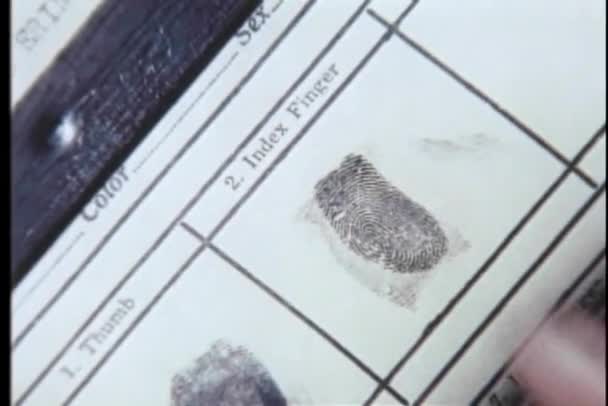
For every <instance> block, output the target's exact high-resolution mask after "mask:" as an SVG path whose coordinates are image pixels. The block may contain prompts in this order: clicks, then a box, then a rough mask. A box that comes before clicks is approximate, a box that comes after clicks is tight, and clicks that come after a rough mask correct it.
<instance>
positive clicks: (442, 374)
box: [413, 183, 606, 405]
mask: <svg viewBox="0 0 608 406" xmlns="http://www.w3.org/2000/svg"><path fill="white" fill-rule="evenodd" d="M605 191H606V183H603V184H602V185H601V186H600V187H598V188H597V189H595V190H594V192H593V194H592V195H591V197H590V198H589V199H587V201H586V202H585V203H584V204H583V205H582V206H581V207H580V208H579V210H577V212H576V213H575V214H574V216H572V218H571V219H570V220H569V221H568V223H567V224H566V225H565V226H564V227H563V228H562V229H561V230H560V232H559V233H558V234H557V235H556V236H555V238H553V240H551V242H550V243H549V245H548V246H547V247H546V248H545V249H544V250H543V252H542V253H541V254H540V255H539V256H538V258H537V259H536V260H535V261H534V263H533V264H532V265H531V266H530V267H529V268H528V269H527V270H526V272H525V273H524V274H523V275H522V276H521V277H520V278H519V279H518V280H517V282H516V283H515V284H514V285H513V286H512V287H511V289H509V291H508V292H507V293H506V294H505V295H504V296H503V297H502V299H501V300H500V301H499V302H498V303H497V304H496V306H494V308H492V310H491V311H490V313H489V314H488V316H487V317H486V318H485V319H484V320H483V321H482V322H481V323H480V324H479V326H478V327H477V328H476V329H475V330H474V331H473V332H472V333H471V334H470V335H469V337H468V338H467V340H466V341H465V343H464V344H463V345H462V346H461V347H460V348H459V349H458V351H456V353H455V354H454V355H453V356H452V357H451V358H450V360H449V361H448V362H447V363H446V364H445V365H444V366H443V368H442V369H441V370H440V371H439V373H438V374H437V375H436V376H435V378H433V380H432V381H431V383H430V384H429V385H428V386H427V387H426V388H425V389H424V390H423V391H422V393H421V394H420V396H419V397H418V398H417V399H416V401H415V402H414V403H413V404H415V405H419V404H422V402H424V401H425V400H426V399H427V398H428V397H429V395H430V394H431V393H432V392H433V390H434V389H435V388H436V387H437V386H438V385H439V384H440V383H441V381H442V380H443V378H444V377H445V376H446V375H447V373H448V372H449V371H450V370H451V369H452V368H453V367H454V365H456V363H457V362H458V361H459V360H460V358H462V356H463V355H464V354H465V353H466V352H467V350H468V349H469V348H470V347H471V346H472V345H473V343H474V342H475V341H476V340H477V338H478V337H479V336H480V335H481V334H483V332H484V331H485V330H486V328H487V327H488V326H489V325H490V324H491V323H492V321H493V320H494V319H495V318H496V317H497V316H498V315H499V314H500V313H501V311H502V310H503V309H504V308H505V307H506V305H507V304H508V303H509V302H510V301H511V299H512V298H513V297H514V296H515V295H516V294H517V292H518V291H519V290H520V289H521V288H522V286H524V284H525V283H526V282H527V281H528V280H529V279H530V278H531V277H532V276H533V275H534V274H535V273H536V271H537V270H538V268H539V267H540V266H541V265H542V264H543V263H544V262H545V260H546V259H547V258H548V257H549V256H550V255H551V254H552V253H553V251H555V249H556V248H557V247H558V246H559V244H560V243H561V242H562V241H563V240H564V239H565V238H566V237H567V236H568V234H569V233H570V231H572V229H574V227H575V226H576V225H577V224H578V222H579V221H580V220H581V218H583V216H584V215H585V214H586V213H587V212H588V211H589V209H590V208H591V207H592V206H593V204H594V203H595V202H596V201H597V200H598V199H599V198H600V196H602V195H603V194H604V192H605Z"/></svg>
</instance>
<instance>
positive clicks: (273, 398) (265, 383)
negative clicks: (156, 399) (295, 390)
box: [171, 340, 287, 406]
mask: <svg viewBox="0 0 608 406" xmlns="http://www.w3.org/2000/svg"><path fill="white" fill-rule="evenodd" d="M171 405H172V406H211V405H213V406H215V405H217V406H250V405H252V406H285V405H287V402H286V400H285V397H284V396H283V394H282V393H281V391H280V389H279V387H278V386H277V384H276V383H275V382H274V380H273V378H272V376H271V375H270V373H269V372H268V370H267V369H266V368H265V367H264V366H263V365H262V364H261V363H260V362H259V361H257V360H256V359H255V357H254V356H253V355H252V354H251V353H250V352H249V351H248V350H247V349H245V348H244V347H241V346H237V347H233V346H232V345H230V344H229V343H227V342H226V341H224V340H218V341H216V342H215V343H214V344H213V345H212V346H211V348H210V349H209V351H207V352H206V353H205V354H203V355H202V356H201V357H200V358H198V359H197V360H196V361H195V362H194V364H193V365H192V366H191V367H189V368H187V369H185V370H184V371H182V372H180V373H178V374H176V375H175V376H174V377H173V380H172V385H171Z"/></svg>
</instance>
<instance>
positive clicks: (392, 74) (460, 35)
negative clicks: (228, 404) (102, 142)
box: [11, 0, 605, 405]
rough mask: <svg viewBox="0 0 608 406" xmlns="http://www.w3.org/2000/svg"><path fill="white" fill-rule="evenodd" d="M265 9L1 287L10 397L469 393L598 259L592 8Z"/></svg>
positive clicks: (411, 398) (600, 146) (600, 163)
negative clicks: (233, 382) (8, 312)
mask: <svg viewBox="0 0 608 406" xmlns="http://www.w3.org/2000/svg"><path fill="white" fill-rule="evenodd" d="M24 3H28V2H24ZM263 8H264V10H265V11H266V12H268V13H269V15H270V18H268V19H267V22H266V24H265V25H264V26H263V27H262V29H259V30H258V31H257V32H255V33H252V32H248V33H247V34H245V32H246V31H247V24H246V25H245V26H243V27H242V29H241V30H240V31H239V33H237V35H236V36H235V37H234V38H233V39H232V40H231V41H230V42H229V43H228V44H227V46H226V47H225V48H224V49H223V50H222V51H221V52H220V54H219V55H218V56H217V58H216V59H215V60H214V61H213V63H212V64H211V65H210V66H209V68H208V69H206V70H205V72H203V73H202V74H201V75H200V77H199V78H198V79H197V80H196V81H195V83H194V84H193V85H192V86H191V87H190V88H189V89H188V90H187V91H186V92H185V93H184V94H183V96H182V97H181V98H180V99H179V101H178V102H177V103H176V104H175V105H174V106H173V107H172V109H171V110H170V111H169V113H168V114H167V115H166V116H165V117H163V118H162V120H161V121H160V122H159V123H158V124H157V125H156V126H155V128H154V129H153V130H152V131H151V133H150V134H149V135H148V136H147V138H146V139H145V140H144V142H142V144H141V145H140V146H139V147H138V148H137V149H136V151H135V152H134V153H133V154H132V155H131V156H130V157H129V159H128V160H127V161H126V162H125V164H124V166H123V168H121V171H120V172H117V173H116V175H115V176H114V177H113V178H112V179H113V180H112V179H111V180H110V181H109V182H113V183H112V185H114V186H113V187H115V189H116V190H115V191H114V192H113V193H112V194H111V196H109V195H108V192H107V190H103V189H102V190H100V192H99V194H98V196H96V197H95V198H94V199H93V200H92V201H91V202H90V203H89V204H88V205H87V207H86V208H85V209H84V210H83V212H82V214H81V215H80V216H79V217H78V218H76V219H75V220H74V221H73V222H72V224H71V225H70V226H69V228H68V229H67V230H66V231H65V233H64V234H63V235H62V236H61V238H60V239H59V240H58V241H57V242H56V243H55V244H54V246H53V247H52V248H51V249H50V250H49V251H48V252H47V254H46V255H45V256H44V257H43V258H42V259H41V260H40V261H39V262H38V263H37V264H36V266H35V267H34V269H33V270H32V271H31V272H30V273H29V274H28V275H27V277H26V278H25V279H24V280H23V282H22V283H20V284H19V285H18V286H17V288H16V289H15V290H14V292H13V294H12V333H11V334H12V339H11V342H12V360H13V379H12V381H13V382H12V393H13V402H14V404H24V405H54V404H66V403H68V404H78V405H107V404H114V405H129V404H150V405H157V404H158V405H167V404H188V403H187V399H190V398H188V396H189V395H188V394H189V393H190V392H188V391H191V392H192V391H195V392H196V390H198V391H199V393H198V396H199V397H200V398H201V399H202V398H204V396H215V395H213V393H215V392H213V391H214V389H213V388H212V387H211V386H209V385H210V384H209V383H208V381H204V382H207V383H206V384H204V382H203V381H201V382H203V383H200V382H199V384H200V385H203V387H205V385H207V386H206V387H205V388H206V389H200V387H199V389H193V388H194V387H196V385H195V384H193V383H192V382H190V381H188V379H192V380H194V381H193V382H198V381H196V379H201V380H203V379H209V378H208V377H209V376H211V377H212V378H213V379H220V378H219V377H221V376H224V375H222V374H226V373H227V372H226V371H228V370H229V371H233V370H236V371H239V372H238V373H235V372H230V373H231V374H233V375H231V376H238V377H241V378H242V377H248V376H249V375H248V374H254V375H255V374H258V375H259V376H258V375H256V378H255V379H261V380H262V381H263V382H273V384H272V385H271V384H270V383H268V384H267V385H270V386H268V388H270V389H268V391H267V392H264V393H266V395H267V393H271V392H272V393H273V394H274V395H276V396H278V395H277V393H278V394H280V398H281V399H283V400H284V402H286V403H288V404H319V405H334V404H348V405H351V404H365V403H366V402H367V403H372V402H373V404H401V403H405V402H408V403H409V404H414V403H422V404H430V405H464V404H469V403H470V402H471V401H472V400H473V399H474V398H475V397H476V396H478V393H479V391H480V390H481V389H482V387H483V386H484V385H486V383H487V382H488V380H489V379H490V378H491V377H492V375H493V374H495V373H496V371H497V370H498V369H499V368H500V367H501V366H502V365H503V364H504V363H505V362H506V361H507V360H508V359H509V357H510V355H511V354H512V352H513V351H514V350H515V349H516V348H517V346H518V345H519V344H520V343H521V342H522V340H524V339H525V338H526V336H527V335H528V334H529V333H530V332H531V331H532V330H533V329H534V328H535V327H536V326H537V325H538V324H539V323H540V322H541V321H542V320H543V318H544V317H545V316H546V314H547V312H548V311H549V310H550V308H551V306H552V304H553V303H554V301H555V300H556V299H557V298H558V297H559V296H560V295H561V294H562V292H564V290H566V289H568V288H569V287H570V286H571V285H572V284H573V283H574V282H575V281H576V278H577V276H578V275H579V273H580V272H581V271H583V270H584V268H585V267H586V266H587V265H588V264H589V263H590V262H591V261H592V260H593V259H594V258H596V257H598V255H600V256H602V255H603V253H602V252H603V251H602V250H603V249H604V246H605V226H604V224H605V184H604V182H605V130H602V128H605V127H603V126H604V123H605V113H604V111H605V93H604V89H605V73H604V72H605V40H604V38H605V19H604V15H605V3H603V2H600V1H594V2H585V4H582V3H580V2H575V1H565V0H563V1H559V2H544V1H543V2H536V3H534V5H532V4H529V2H524V1H515V2H508V3H505V4H492V5H487V4H486V3H485V2H481V1H472V0H471V1H465V2H459V3H458V5H457V6H456V5H451V4H450V5H448V4H445V2H441V1H439V0H422V1H420V2H418V3H417V4H412V3H410V2H398V1H389V0H372V1H362V2H354V1H346V0H341V1H335V2H334V1H332V2H322V1H308V2H305V1H279V0H277V1H266V2H264V4H263ZM394 23H398V25H392V24H394ZM581 151H583V152H584V154H583V153H580V152H581ZM348 156H360V157H363V158H365V161H366V162H367V163H368V164H369V165H371V167H373V171H374V172H373V174H377V176H376V175H373V176H372V175H369V173H372V172H369V171H371V169H369V167H367V166H365V167H362V168H363V169H361V170H360V171H359V172H357V169H356V167H355V169H352V173H351V172H349V171H350V170H351V169H349V170H344V171H340V168H343V166H341V164H342V163H343V162H345V159H346V158H347V157H348ZM346 162H347V163H348V162H351V163H352V162H354V161H349V160H348V159H346ZM349 165H350V164H349ZM349 168H352V167H350V166H349ZM366 168H367V169H366ZM336 171H337V172H336ZM361 171H368V172H366V173H368V175H361ZM336 173H338V175H337V177H336V175H335V174H336ZM356 173H358V175H356V176H355V175H353V176H354V177H353V178H348V179H349V180H348V182H349V183H348V184H346V183H344V182H346V181H344V182H343V181H342V179H346V178H345V177H346V176H347V175H349V176H350V175H352V174H356ZM332 174H333V175H332ZM332 176H333V177H332ZM365 176H371V178H366V177H365ZM374 176H376V177H374ZM380 177H381V179H382V181H379V180H378V179H380ZM323 179H326V180H328V182H329V180H331V182H334V183H331V182H330V183H331V184H332V187H331V188H330V190H331V191H335V190H341V189H340V188H344V189H345V190H347V191H348V190H350V191H352V190H354V192H348V193H347V192H345V193H344V194H343V195H340V196H338V194H336V193H333V192H330V195H329V196H328V197H327V200H323V199H325V197H323V195H322V193H321V192H320V190H321V189H322V188H319V187H318V186H317V185H320V184H322V182H321V181H322V180H323ZM369 179H374V180H372V181H369ZM366 182H367V183H366ZM370 182H371V184H372V186H373V187H371V188H367V186H366V185H367V184H368V183H370ZM345 185H346V186H345ZM316 190H317V191H319V192H318V193H316V192H315V191H316ZM389 191H390V192H389ZM349 193H351V194H349ZM389 195H390V196H392V197H390V198H389V197H387V196H389ZM348 196H351V197H353V196H356V198H355V197H353V199H354V203H353V202H350V201H349V202H350V203H348V206H346V203H344V202H345V201H346V200H348V198H349V197H348ZM378 196H381V197H383V198H378ZM391 201H392V202H393V203H390V202H391ZM324 202H326V203H324ZM378 202H383V204H385V206H381V205H380V203H378ZM387 202H389V203H390V204H392V206H391V205H390V204H389V203H387ZM353 204H355V206H356V208H355V207H354V206H353ZM387 204H388V206H386V205H387ZM374 205H378V206H377V207H380V208H381V209H380V210H378V209H377V207H376V206H374ZM372 206H374V207H376V208H372ZM336 207H341V208H340V209H336ZM345 207H348V209H345ZM403 207H405V209H403V210H401V209H399V210H398V208H403ZM324 210H325V211H324ZM404 213H405V214H404ZM421 213H426V214H428V216H426V215H423V214H421ZM429 218H432V221H431V220H429ZM353 219H354V220H353ZM421 219H422V220H421ZM351 220H352V221H351ZM355 220H356V221H355ZM431 223H432V224H435V223H436V224H437V227H438V228H439V229H440V230H441V232H442V234H439V233H438V232H437V231H436V228H433V227H431V226H429V224H431ZM342 227H347V229H348V230H349V231H348V232H346V233H345V234H344V235H342V237H341V235H340V232H339V230H340V229H341V228H342ZM414 229H415V230H417V231H416V232H417V233H420V234H417V235H420V236H421V237H419V238H418V239H417V240H416V241H414V242H412V241H410V240H407V239H406V240H405V241H404V240H403V239H401V237H399V236H400V235H402V234H404V233H405V232H404V231H403V230H414ZM400 230H401V231H400ZM433 230H435V231H433ZM400 233H401V234H400ZM405 234H407V233H405ZM439 235H443V236H444V237H445V239H446V241H447V244H444V245H445V249H443V248H441V247H444V245H442V243H440V241H443V240H442V239H441V237H439ZM426 239H428V241H429V245H424V244H422V243H420V244H418V242H419V241H422V240H425V241H426ZM353 247H355V248H353ZM387 247H388V248H387ZM428 247H434V248H428ZM437 247H439V248H437ZM429 250H431V251H432V250H435V251H433V252H435V253H436V254H433V255H436V257H437V258H436V260H435V259H432V258H435V257H433V256H432V255H431V254H429V252H431V251H429ZM389 252H391V253H396V254H394V255H389V254H388V253H389ZM412 258H414V259H412ZM421 258H423V259H424V258H431V259H432V260H431V259H429V260H426V262H425V260H423V259H421ZM408 261H409V262H408ZM424 264H427V265H424ZM429 264H430V265H429ZM425 266H426V267H427V269H422V268H424V267H425ZM391 267H392V268H391ZM416 267H417V268H416ZM397 268H398V269H401V270H402V272H401V273H398V272H396V271H395V269H397ZM594 269H595V268H594ZM597 272H604V271H603V269H602V270H601V271H596V273H597ZM590 275H591V274H590ZM589 278H591V276H589ZM404 298H405V299H404ZM218 343H220V344H218ZM222 343H228V344H222ZM218 348H219V349H218ZM230 354H240V355H238V356H233V355H230ZM246 354H250V355H246ZM229 357H232V358H229ZM224 358H226V359H230V360H231V361H230V363H231V364H230V365H234V368H233V369H230V368H228V369H226V370H221V371H220V369H217V370H215V371H216V372H213V371H214V369H213V368H218V367H217V366H215V367H214V365H216V364H218V363H219V364H221V362H222V360H223V359H224ZM218 360H219V361H218ZM226 362H227V361H226ZM196 365H198V367H195V366H196ZM197 368H198V369H197ZM185 371H199V372H197V373H198V374H199V375H200V376H199V377H198V378H197V377H194V378H188V379H186V378H184V376H190V375H188V373H186V372H185ZM201 371H203V372H201ZM260 371H262V372H260ZM190 373H191V374H194V375H196V373H194V372H190ZM184 374H185V375H184ZM209 374H210V375H209ZM214 374H215V375H214ZM262 375H263V376H262ZM268 376H270V377H271V378H272V380H269V379H268ZM180 377H181V378H180ZM204 377H207V378H204ZM241 378H239V379H241ZM234 379H237V378H234ZM242 379H245V378H242ZM182 381H184V382H185V381H188V382H190V383H188V384H186V383H184V382H182ZM464 382H466V384H463V383H464ZM200 385H199V386H200ZM267 385H266V384H264V385H262V386H263V387H266V386H267ZM237 386H238V385H237ZM241 387H242V386H241ZM271 389H272V390H271ZM204 391H207V392H205V394H204V396H203V392H204ZM241 392H242V393H240V392H239V393H236V394H235V393H231V396H232V395H234V396H237V397H238V396H240V397H241V398H240V399H241V400H243V401H244V402H245V403H247V402H248V401H249V402H252V401H251V399H253V398H251V397H246V396H254V395H255V394H254V395H252V394H251V393H249V392H248V393H245V390H244V389H242V391H241ZM262 392H263V391H261V392H260V393H262ZM260 393H258V394H257V395H256V396H259V398H257V399H258V401H260V400H259V399H262V400H261V402H262V404H264V403H263V402H264V400H263V399H264V396H266V395H264V396H262V395H261V394H260ZM190 395H192V394H191V393H190ZM378 395H379V396H378ZM192 396H194V395H192ZM226 396H228V395H226ZM267 396H270V395H267ZM184 399H186V400H184ZM206 399H213V398H212V397H208V398H206ZM275 399H278V398H275ZM180 402H182V403H180ZM184 402H186V403H184ZM190 404H191V403H190ZM267 404H270V403H267ZM490 404H491V403H490Z"/></svg>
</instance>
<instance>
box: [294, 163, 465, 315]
mask: <svg viewBox="0 0 608 406" xmlns="http://www.w3.org/2000/svg"><path fill="white" fill-rule="evenodd" d="M304 217H305V218H306V219H307V220H309V221H310V222H312V223H315V224H317V225H319V226H320V227H321V230H322V233H323V235H324V236H325V238H326V240H327V241H328V242H329V247H330V249H331V251H332V252H333V254H334V256H335V257H336V258H337V259H338V260H339V262H341V263H342V264H344V265H345V267H346V269H347V270H348V271H349V272H350V273H351V274H352V275H353V276H355V278H356V279H357V280H359V282H361V283H363V284H364V285H365V286H366V287H368V288H369V289H371V290H372V291H373V292H375V293H376V294H379V295H380V296H382V297H386V298H388V299H389V300H390V301H392V302H393V303H395V304H397V305H399V306H404V307H408V308H410V309H414V308H415V302H416V296H417V292H418V289H419V286H420V284H421V282H422V281H423V280H424V279H425V278H426V276H427V274H428V272H429V271H430V270H431V269H433V268H434V267H436V266H437V265H438V264H439V262H440V261H442V260H444V259H446V258H450V257H453V256H454V255H456V254H457V253H459V252H461V251H463V250H465V249H468V247H469V243H468V242H466V241H465V240H464V239H463V238H462V237H461V236H460V234H459V233H458V232H457V231H456V230H454V229H453V228H452V227H448V226H447V225H445V224H440V223H439V221H437V220H436V219H435V218H434V217H433V216H432V215H431V213H429V212H428V211H427V210H426V209H425V208H424V207H422V206H421V205H420V204H418V203H416V202H414V201H413V200H411V199H410V198H409V197H407V196H406V195H405V194H404V193H402V192H401V191H400V190H399V189H397V188H396V187H394V186H393V185H392V184H391V183H390V182H389V181H388V180H386V179H385V178H384V176H383V175H382V174H380V173H379V172H378V171H377V170H376V168H375V167H374V166H373V165H372V164H371V163H370V162H369V161H367V160H366V159H365V158H364V157H363V156H362V155H358V154H350V155H348V156H346V158H344V159H343V160H342V162H341V163H340V165H339V166H338V168H336V169H334V170H332V171H331V172H329V173H328V174H327V175H326V176H324V177H323V178H322V179H321V180H320V181H318V182H317V184H316V185H315V188H314V199H313V202H311V203H310V204H309V205H308V207H307V208H306V211H305V212H304ZM336 237H337V238H336Z"/></svg>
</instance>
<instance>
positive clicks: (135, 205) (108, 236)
mask: <svg viewBox="0 0 608 406" xmlns="http://www.w3.org/2000/svg"><path fill="white" fill-rule="evenodd" d="M315 2H316V0H308V1H307V2H306V4H305V5H304V6H302V8H301V9H300V10H299V11H298V13H297V14H296V16H295V17H294V18H293V19H292V20H291V21H290V22H289V23H288V24H287V26H286V28H285V29H284V30H283V32H281V34H279V36H278V37H277V38H276V39H275V40H274V41H273V42H272V44H271V45H270V46H269V47H268V49H267V50H266V51H265V52H264V54H262V56H261V57H260V58H259V59H258V60H257V61H256V63H255V64H254V65H253V67H252V68H251V69H250V70H249V71H248V72H247V73H246V74H245V76H243V78H242V79H241V80H240V81H239V83H238V84H237V85H236V86H235V87H234V88H233V89H232V91H231V92H230V93H229V94H228V96H227V97H226V98H225V99H224V100H222V102H221V103H220V104H219V105H218V107H217V108H216V109H215V110H214V111H213V113H211V115H210V116H209V117H208V118H207V120H206V121H205V122H204V123H203V124H202V125H201V126H200V127H199V128H198V129H197V130H196V131H195V133H194V134H193V135H192V136H191V137H190V138H189V139H188V141H187V142H186V143H185V144H184V145H183V146H182V148H180V150H179V151H178V152H177V154H175V156H174V157H173V158H172V159H171V161H170V162H169V163H168V164H167V165H166V166H165V167H164V168H163V169H162V170H161V171H160V172H159V174H158V175H157V176H156V177H155V178H154V180H152V182H150V184H149V185H148V186H147V187H146V189H144V191H143V192H142V193H141V194H140V195H139V197H138V198H137V199H135V201H134V202H133V204H132V205H131V206H130V207H129V208H128V209H127V211H126V212H125V213H124V214H123V215H122V216H121V217H120V218H119V219H118V221H117V222H116V223H115V224H114V225H113V226H112V228H110V230H109V231H108V232H107V233H106V234H105V235H104V236H103V238H102V239H101V240H100V241H99V243H98V244H97V245H96V246H95V248H93V250H92V251H91V253H90V254H89V255H87V256H86V258H85V259H84V261H83V262H82V263H81V265H80V266H79V267H78V268H77V269H76V271H75V272H74V273H73V274H72V275H71V276H70V277H69V278H68V279H67V280H66V281H65V282H64V283H63V285H62V286H61V288H60V289H59V290H58V291H57V292H56V293H55V294H54V295H53V296H52V297H51V299H50V300H48V301H47V303H45V305H44V306H42V308H41V309H40V311H39V312H38V313H37V314H36V315H35V316H34V317H33V318H32V320H31V321H30V322H29V323H28V325H27V326H26V327H25V329H24V330H23V331H22V332H21V333H20V334H19V335H18V336H17V338H16V339H15V341H14V342H13V343H12V344H11V350H14V349H15V348H17V346H18V345H19V344H20V343H21V342H22V341H23V339H24V338H25V337H26V336H27V335H28V334H29V333H30V331H31V330H32V329H33V328H34V326H35V325H36V324H37V323H38V322H39V321H40V320H41V319H42V318H43V317H44V316H45V315H46V313H47V312H48V311H49V310H50V309H51V308H52V307H53V306H54V305H55V303H56V302H57V301H58V300H59V298H61V296H63V294H64V293H65V292H66V291H67V290H68V289H69V288H70V286H71V285H72V284H73V283H74V282H75V281H76V280H77V279H78V277H79V276H80V275H81V274H82V273H83V271H84V270H85V269H86V268H87V267H88V265H89V264H90V263H91V262H92V261H93V259H94V258H95V257H96V256H97V255H98V254H99V253H100V252H101V250H102V249H103V248H104V247H105V245H106V244H107V243H108V242H109V241H110V240H111V239H112V237H113V236H114V234H116V232H117V231H118V230H119V229H120V228H121V226H122V225H123V224H124V223H125V222H126V221H127V220H128V219H129V218H130V217H131V215H132V214H133V213H134V212H135V210H136V209H137V208H138V207H139V206H140V205H141V203H142V202H143V201H144V200H145V199H146V198H147V197H148V196H149V195H150V193H151V192H152V191H153V190H154V189H155V188H156V186H157V185H158V184H159V183H160V181H161V180H163V179H164V178H165V176H166V175H167V174H168V173H169V172H170V171H171V169H172V168H173V167H174V166H175V164H176V163H177V162H178V161H179V160H180V159H181V158H182V157H183V156H184V154H185V153H186V152H187V151H188V150H189V149H190V148H191V147H192V146H193V145H194V143H195V142H196V141H197V140H198V139H199V138H200V136H201V135H202V134H203V133H204V132H205V131H206V130H207V128H208V127H209V126H210V125H211V124H212V123H213V122H214V121H215V120H216V119H217V117H218V116H219V115H220V114H221V113H222V112H223V111H224V109H225V108H226V107H227V106H228V105H229V104H230V102H231V101H232V100H233V99H234V98H235V96H236V95H237V94H238V93H239V92H240V91H241V89H242V88H243V87H244V86H245V85H246V84H247V83H248V82H249V81H250V79H251V78H252V77H253V76H254V75H255V74H256V73H257V72H258V71H259V69H260V68H261V67H262V65H263V64H264V63H265V62H266V60H267V59H268V58H269V57H270V56H271V55H272V54H273V53H274V51H275V50H276V49H277V48H278V46H279V45H280V44H281V43H282V42H283V40H284V39H285V38H286V37H287V35H289V33H290V32H291V31H292V30H293V28H294V27H295V26H296V25H297V24H298V23H299V21H300V20H301V19H302V17H304V15H306V14H307V13H308V11H309V10H310V8H311V7H312V5H313V4H314V3H315Z"/></svg>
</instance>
